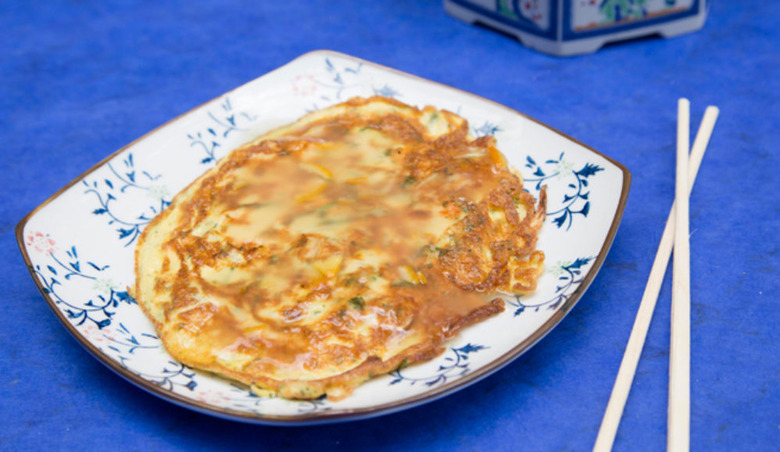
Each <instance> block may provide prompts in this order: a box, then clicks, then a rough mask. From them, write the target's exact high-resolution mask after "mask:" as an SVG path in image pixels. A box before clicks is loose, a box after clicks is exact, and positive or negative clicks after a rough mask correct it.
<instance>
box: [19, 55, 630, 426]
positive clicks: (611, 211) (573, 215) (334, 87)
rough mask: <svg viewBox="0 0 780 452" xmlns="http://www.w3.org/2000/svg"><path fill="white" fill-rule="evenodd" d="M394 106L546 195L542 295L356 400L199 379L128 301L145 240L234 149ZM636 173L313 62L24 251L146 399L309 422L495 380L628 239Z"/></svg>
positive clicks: (211, 119) (478, 111)
mask: <svg viewBox="0 0 780 452" xmlns="http://www.w3.org/2000/svg"><path fill="white" fill-rule="evenodd" d="M374 94H380V95H384V96H392V97H395V98H397V99H399V100H401V101H403V102H406V103H408V104H412V105H417V106H424V105H433V106H436V107H438V108H444V109H448V110H450V111H453V112H456V113H459V114H460V115H462V116H464V117H465V118H466V119H468V120H469V122H470V125H471V131H472V133H473V135H475V136H481V135H484V134H493V135H495V137H496V139H497V141H498V147H499V149H501V150H502V151H503V152H504V154H506V156H507V157H508V159H509V161H510V163H511V164H512V165H513V166H514V167H515V168H517V169H519V170H520V171H521V172H522V174H523V176H524V177H525V187H526V189H527V190H529V191H530V192H532V193H534V194H536V193H538V191H539V189H540V187H541V186H542V185H544V184H546V185H547V186H548V206H547V211H548V216H547V221H546V223H545V225H544V227H543V229H542V232H541V235H540V238H539V242H538V246H539V248H540V249H542V250H543V251H544V252H545V254H546V263H547V265H546V268H547V269H546V271H545V274H544V275H543V277H542V279H541V280H540V283H539V287H538V290H537V291H536V292H535V293H534V294H533V295H532V296H527V297H524V298H511V299H508V300H507V302H508V303H507V309H506V311H505V312H504V313H503V314H501V315H499V316H496V317H494V318H491V319H489V320H487V321H485V322H482V323H480V324H478V325H475V326H473V327H470V328H468V329H466V330H464V331H463V332H462V334H460V335H459V336H458V337H456V338H454V339H453V340H452V341H451V343H449V344H448V346H449V348H448V349H447V351H446V352H445V353H444V354H442V355H441V356H439V357H438V358H437V359H434V360H433V361H431V362H428V363H423V364H420V365H416V366H412V367H409V368H406V369H403V370H402V371H396V372H393V373H391V374H389V375H386V376H382V377H379V378H376V379H374V380H372V381H370V382H368V383H366V384H365V385H363V386H361V387H360V388H358V389H357V390H356V391H355V393H354V394H353V395H352V396H350V397H348V398H347V399H345V400H342V401H339V402H330V401H328V400H317V401H309V402H299V401H289V400H283V399H271V398H261V397H257V396H255V395H252V394H251V393H250V392H249V391H248V390H247V389H246V388H244V387H242V386H239V385H236V384H232V383H230V382H227V381H225V380H222V379H219V378H216V377H213V376H211V375H209V374H205V373H201V372H199V371H196V370H192V369H190V368H188V367H184V366H182V365H181V364H179V363H178V362H176V361H174V360H173V359H172V358H171V357H170V356H169V355H168V354H167V353H166V351H165V350H164V349H163V347H162V346H161V342H160V340H159V339H158V338H157V336H156V335H155V332H154V329H153V327H152V325H151V323H150V322H149V321H148V320H147V319H146V317H145V316H144V314H143V313H142V312H141V309H140V308H139V307H138V305H137V304H136V303H135V300H133V299H132V298H131V297H130V296H128V294H127V292H126V290H127V289H126V288H127V287H128V286H132V285H133V283H134V274H133V264H134V261H133V251H134V248H135V244H136V242H137V238H138V234H139V233H140V231H141V230H142V229H143V227H144V226H145V225H146V224H147V223H148V222H149V220H150V219H151V218H152V217H153V216H154V215H155V214H156V213H158V212H159V211H160V210H161V209H163V208H165V207H166V206H167V205H168V203H169V201H170V200H171V197H172V196H173V195H174V194H175V193H177V192H178V191H179V190H181V189H182V188H184V187H185V186H186V185H187V184H188V183H189V182H191V181H192V180H194V179H195V178H196V177H197V176H199V175H200V174H201V173H203V172H204V171H205V170H206V169H208V168H210V167H211V166H213V165H214V163H215V161H216V160H217V159H219V158H220V157H221V156H223V155H225V154H226V153H227V152H228V151H229V150H230V149H233V148H235V147H237V146H238V145H240V144H242V143H244V142H246V141H248V140H249V139H251V138H253V137H255V136H257V135H259V134H261V133H263V132H265V131H267V130H269V129H272V128H274V127H278V126H280V125H283V124H287V123H290V122H293V121H295V120H297V119H298V118H299V117H300V116H302V115H303V114H304V113H306V112H308V111H311V110H316V109H319V108H323V107H325V106H328V105H331V104H334V103H338V102H341V101H344V100H346V99H348V98H350V97H353V96H370V95H374ZM629 183H630V175H629V172H628V170H626V168H624V167H623V166H622V165H620V164H619V163H617V162H615V161H613V160H611V159H609V158H608V157H605V156H603V155H601V154H599V153H598V152H596V151H594V150H593V149H590V148H588V147H587V146H585V145H583V144H581V143H579V142H577V141H576V140H573V139H571V138H569V137H567V136H565V135H563V134H561V133H560V132H557V131H556V130H554V129H551V128H550V127H547V126H545V125H543V124H540V123H539V122H537V121H535V120H533V119H531V118H528V117H527V116H524V115H522V114H520V113H518V112H516V111H514V110H511V109H509V108H507V107H504V106H501V105H499V104H496V103H494V102H491V101H488V100H486V99H483V98H480V97H478V96H475V95H472V94H468V93H465V92H463V91H459V90H457V89H453V88H450V87H447V86H443V85H440V84H437V83H433V82H430V81H426V80H423V79H420V78H417V77H414V76H411V75H408V74H403V73H400V72H397V71H395V70H392V69H388V68H385V67H381V66H378V65H375V64H372V63H369V62H366V61H362V60H359V59H356V58H353V57H350V56H346V55H343V54H338V53H334V52H328V51H318V52H313V53H308V54H306V55H303V56H301V57H299V58H298V59H296V60H294V61H292V62H291V63H289V64H287V65H285V66H283V67H281V68H279V69H277V70H275V71H273V72H271V73H269V74H266V75H264V76H262V77H260V78H258V79H256V80H254V81H252V82H249V83H247V84H245V85H243V86H241V87H239V88H237V89H235V90H233V91H231V92H229V93H227V94H225V95H223V96H221V97H219V98H217V99H214V100H212V101H210V102H208V103H206V104H204V105H202V106H201V107H198V108H196V109H195V110H193V111H191V112H189V113H187V114H185V115H183V116H181V117H179V118H177V119H175V120H173V121H171V122H169V123H167V124H165V125H163V126H161V127H159V128H158V129H156V130H154V131H152V132H150V133H148V134H146V135H144V136H143V137H141V138H139V139H138V140H136V141H134V142H133V143H131V144H130V145H128V146H126V147H125V148H123V149H120V150H119V151H117V152H116V153H114V154H113V155H112V156H110V157H109V158H108V159H106V160H104V161H103V162H101V163H100V164H98V165H97V166H95V167H94V168H92V169H90V170H89V171H88V172H87V173H86V174H84V175H83V176H81V177H80V178H78V179H77V180H75V181H73V182H72V183H71V184H69V185H68V186H67V187H65V188H63V189H62V190H60V191H59V192H58V193H57V194H55V195H54V196H52V197H51V198H50V199H49V200H47V201H46V202H45V203H43V204H42V205H41V206H39V207H38V208H36V209H35V210H34V211H33V212H32V213H30V214H29V215H28V216H27V217H25V218H24V219H23V220H22V221H21V222H20V223H19V225H18V226H17V230H16V233H17V240H18V243H19V246H20V248H21V250H22V254H23V255H24V258H25V260H26V262H27V264H28V266H29V269H30V272H31V274H32V275H33V278H34V279H35V282H36V283H37V285H38V287H39V288H40V290H41V292H42V294H43V296H44V298H45V299H46V301H47V302H48V303H49V305H50V306H51V308H52V309H53V310H54V312H55V313H56V314H57V316H58V317H59V318H60V320H61V321H62V323H63V324H64V325H65V326H66V327H67V329H68V330H69V331H70V332H71V333H72V334H73V335H74V336H75V337H76V339H77V340H78V341H79V342H80V343H81V344H83V345H84V346H85V347H86V348H87V350H89V351H90V352H91V353H92V354H93V355H94V356H96V357H97V358H98V359H99V360H100V361H102V362H103V363H104V364H106V365H107V366H108V367H109V368H111V369H113V370H114V371H116V372H117V373H118V374H119V375H121V376H122V377H124V378H126V379H128V380H129V381H131V382H133V383H135V384H136V385H138V386H140V387H141V388H143V389H145V390H147V391H149V392H151V393H153V394H155V395H158V396H160V397H162V398H164V399H166V400H169V401H172V402H174V403H177V404H179V405H182V406H185V407H188V408H191V409H194V410H197V411H201V412H205V413H209V414H213V415H216V416H220V417H224V418H229V419H237V420H242V421H248V422H257V423H267V424H307V423H318V422H333V421H338V420H346V419H355V418H360V417H369V416H375V415H379V414H384V413H388V412H393V411H398V410H401V409H405V408H409V407H411V406H415V405H418V404H421V403H424V402H427V401H430V400H433V399H436V398H438V397H441V396H443V395H445V394H449V393H451V392H453V391H455V390H458V389H461V388H463V387H465V386H466V385H468V384H471V383H473V382H475V381H478V380H480V379H481V378H484V377H485V376H487V375H488V374H490V373H492V372H494V371H496V370H498V369H499V368H501V367H502V366H504V365H506V364H507V363H509V362H510V361H512V360H513V359H515V358H517V357H518V356H519V355H520V354H522V353H523V352H524V351H526V350H528V348H530V347H531V346H532V345H534V344H535V343H536V342H537V341H538V340H539V339H541V338H542V337H543V336H544V335H545V334H546V333H548V332H549V331H550V330H551V329H552V328H553V327H554V326H555V325H556V324H558V322H560V320H561V319H562V318H563V317H564V315H565V314H566V313H567V312H568V311H569V310H571V308H572V307H573V306H574V304H575V303H576V302H577V300H578V299H579V298H580V297H581V296H582V294H583V292H584V291H585V289H586V288H587V286H588V285H589V283H590V282H591V281H592V280H593V278H594V277H595V275H596V272H597V271H598V269H599V267H600V266H601V264H602V262H603V261H604V258H605V256H606V254H607V250H608V248H609V246H610V244H611V243H612V240H613V238H614V236H615V233H616V231H617V227H618V223H619V221H620V217H621V215H622V212H623V208H624V206H625V202H626V199H627V196H628V187H629Z"/></svg>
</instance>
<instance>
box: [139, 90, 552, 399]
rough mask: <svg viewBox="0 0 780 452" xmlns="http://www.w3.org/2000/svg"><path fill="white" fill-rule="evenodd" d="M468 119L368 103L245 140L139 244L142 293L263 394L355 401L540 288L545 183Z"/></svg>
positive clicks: (202, 360) (169, 338)
mask: <svg viewBox="0 0 780 452" xmlns="http://www.w3.org/2000/svg"><path fill="white" fill-rule="evenodd" d="M468 131H469V127H468V123H467V122H466V120H465V119H463V118H461V117H459V116H457V115H455V114H453V113H450V112H448V111H442V110H436V109H434V108H432V107H426V108H423V109H417V108H414V107H410V106H408V105H405V104H403V103H400V102H398V101H395V100H392V99H387V98H382V97H372V98H368V99H364V98H354V99H351V100H349V101H347V102H345V103H342V104H339V105H335V106H333V107H330V108H326V109H324V110H320V111H317V112H313V113H310V114H307V115H306V116H304V117H302V118H301V119H299V120H298V121H297V122H295V123H293V124H291V125H288V126H285V127H282V128H279V129H276V130H273V131H271V132H269V133H267V134H266V135H264V136H262V137H260V138H258V139H256V140H254V141H253V142H251V143H248V144H246V145H244V146H242V147H240V148H238V149H236V150H234V151H232V152H231V153H230V154H228V155H227V156H226V157H224V158H223V159H222V160H220V161H219V162H218V163H217V165H216V166H215V167H214V168H212V169H210V170H209V171H207V172H206V173H205V174H203V175H202V176H201V177H200V178H198V179H197V180H195V181H194V182H193V183H192V184H190V185H189V186H188V187H187V188H186V189H184V190H183V191H182V192H181V193H179V194H178V195H177V196H176V197H175V198H174V200H173V202H172V203H171V205H170V206H169V207H168V208H167V209H165V210H164V211H163V212H161V213H160V214H159V215H158V216H157V217H155V218H154V220H153V221H152V222H151V223H150V224H149V225H148V226H147V227H146V229H145V230H144V231H143V234H142V235H141V237H140V239H139V242H138V245H137V248H136V263H135V265H136V267H135V270H136V285H135V290H134V295H135V296H136V299H137V301H138V303H139V304H140V306H141V307H142V309H143V310H144V312H145V313H146V314H147V315H148V316H149V318H150V319H151V320H152V322H153V323H154V325H155V327H156V329H157V331H158V334H159V336H160V338H161V340H162V342H163V344H164V345H165V348H166V349H167V350H168V352H169V353H170V354H171V355H172V356H173V357H174V358H175V359H177V360H179V361H180V362H182V363H184V364H186V365H188V366H191V367H194V368H198V369H203V370H207V371H211V372H213V373H216V374H218V375H221V376H223V377H227V378H229V379H233V380H237V381H239V382H243V383H245V384H247V385H250V386H251V387H252V389H253V390H254V391H255V392H258V393H262V394H273V395H278V396H281V397H285V398H291V399H313V398H318V397H321V396H323V395H327V396H328V398H329V399H331V400H339V399H342V398H344V397H346V396H348V395H349V394H350V393H352V391H353V390H354V389H355V387H357V386H358V385H360V384H361V383H363V382H365V381H366V380H368V379H370V378H372V377H374V376H377V375H381V374H384V373H388V372H390V371H392V370H394V369H397V368H399V367H400V366H405V365H408V364H411V363H415V362H419V361H423V360H428V359H431V358H433V357H435V356H437V355H439V354H440V353H441V352H443V351H444V349H445V347H444V343H445V341H446V340H447V339H449V338H451V337H453V336H454V335H455V334H456V333H458V332H459V331H460V330H461V329H463V328H464V327H466V326H468V325H471V324H473V323H475V322H478V321H480V320H483V319H486V318H488V317H490V316H493V315H495V314H497V313H499V312H501V311H503V309H504V302H503V300H502V299H501V298H500V297H498V296H497V294H498V293H501V292H504V293H525V292H529V291H533V290H534V289H535V287H536V283H537V280H538V278H539V277H540V275H541V273H542V270H543V263H544V254H543V253H542V252H541V251H538V250H536V249H535V247H536V241H537V234H538V231H539V229H540V227H541V226H542V222H543V220H544V216H545V208H544V205H545V195H544V191H542V193H541V195H540V197H539V198H540V199H539V202H538V203H537V202H536V201H535V200H534V198H533V196H532V195H530V194H529V193H528V192H526V191H524V190H523V188H522V180H521V178H520V176H519V175H518V174H517V173H515V172H513V171H512V170H511V169H510V168H509V167H508V166H507V162H506V160H505V158H504V156H503V155H502V154H501V153H500V152H499V151H498V150H497V149H496V147H495V140H494V138H493V137H491V136H484V137H480V138H473V137H471V136H470V135H469V133H468Z"/></svg>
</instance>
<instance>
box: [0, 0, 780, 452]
mask: <svg viewBox="0 0 780 452" xmlns="http://www.w3.org/2000/svg"><path fill="white" fill-rule="evenodd" d="M779 18H780V7H779V6H778V4H777V2H770V1H762V2H759V1H755V2H733V1H732V2H730V1H717V2H715V3H714V4H713V6H712V9H711V11H710V16H709V18H708V20H707V23H706V25H705V27H704V28H703V29H702V30H701V31H699V32H696V33H693V34H689V35H685V36H681V37H677V38H673V39H667V40H664V39H648V40H640V41H635V42H630V43H624V44H620V45H614V46H609V47H607V48H604V49H602V50H600V51H599V52H597V53H595V54H592V55H586V56H580V57H573V58H556V57H551V56H547V55H544V54H541V53H538V52H535V51H533V50H530V49H527V48H525V47H523V46H522V45H521V44H519V43H518V42H517V41H515V40H513V39H510V38H508V37H506V36H504V35H501V34H499V33H495V32H493V31H490V30H487V29H484V28H480V27H476V26H472V25H468V24H465V23H462V22H459V21H457V20H455V19H453V18H452V17H450V16H448V15H447V14H446V13H445V12H444V10H443V8H442V5H441V4H440V2H439V1H437V0H426V1H411V0H394V1H384V2H379V1H366V2H364V1H343V2H332V1H322V0H316V1H309V2H298V1H291V2H253V1H202V2H185V1H178V2H175V1H171V2H128V1H83V2H69V1H46V2H22V1H13V0H11V1H6V2H3V3H2V5H0V37H1V39H0V56H2V58H0V139H1V141H0V176H2V177H1V179H2V180H4V181H6V182H7V184H8V185H7V186H6V188H5V189H4V190H3V191H2V195H1V196H2V202H1V203H0V221H1V223H0V274H2V275H3V277H2V280H3V282H2V292H1V293H2V300H3V303H2V304H3V306H4V309H3V314H2V315H0V449H2V450H46V449H69V450H74V449H86V450H110V449H120V448H121V449H123V450H144V451H147V450H212V449H221V448H226V449H239V448H242V449H256V450H294V449H304V448H305V449H315V450H316V449H320V450H322V449H325V450H327V449H335V448H338V449H344V450H369V448H370V450H393V451H403V450H487V449H488V448H490V449H492V450H496V451H499V450H500V451H504V450H507V451H509V450H587V449H589V448H590V447H592V445H593V442H594V440H595V438H596V433H597V430H598V427H599V424H600V422H601V418H602V415H603V413H604V409H605V407H606V403H607V400H608V398H609V394H610V391H611V388H612V384H613V382H614V379H615V375H616V373H617V369H618V366H619V363H620V360H621V358H622V355H623V350H624V348H625V345H626V341H627V339H628V336H629V332H630V331H631V327H632V324H633V321H634V316H635V313H636V310H637V307H638V304H639V300H640V298H641V295H642V291H643V289H644V286H645V283H646V280H647V275H648V273H649V270H650V266H651V264H652V261H653V256H654V253H655V250H656V247H657V245H658V240H659V238H660V234H661V231H662V230H663V227H664V223H665V221H666V216H667V214H668V212H669V207H670V206H671V202H672V198H673V196H674V167H675V156H674V149H675V127H676V101H677V98H679V97H682V96H684V97H688V98H689V99H690V100H691V102H692V118H693V129H694V132H695V128H696V127H697V126H698V121H699V118H701V114H702V113H703V110H704V108H705V107H706V106H707V105H710V104H713V105H718V106H719V107H720V109H721V116H720V119H719V121H718V124H717V126H716V128H715V132H714V135H713V137H712V142H711V145H710V147H709V150H708V153H707V156H706V157H705V160H704V163H703V165H702V168H701V171H700V173H699V180H698V182H697V184H696V188H695V189H694V191H693V195H692V198H691V251H692V257H691V266H692V283H691V284H692V302H693V305H692V321H693V325H692V367H691V381H692V394H691V397H692V405H691V415H692V420H691V445H692V449H694V450H707V451H709V450H765V451H770V450H778V447H780V346H779V345H778V344H780V323H779V322H780V303H778V292H779V289H780V287H778V280H780V277H779V276H778V269H779V267H778V243H780V240H778V231H779V230H780V222H778V218H779V217H780V211H779V209H780V197H779V196H778V193H779V192H780V186H779V184H778V177H777V171H778V169H780V160H779V159H778V153H777V146H778V145H780V134H778V119H780V107H779V105H780V96H779V95H778V93H780V82H779V80H780V71H778V69H780V51H779V50H778V42H780V21H779V20H778V19H779ZM323 48H325V49H332V50H336V51H340V52H344V53H347V54H351V55H354V56H357V57H361V58H364V59H367V60H370V61H374V62H377V63H380V64H383V65H386V66H390V67H394V68H397V69H400V70H402V71H405V72H410V73H412V74H416V75H419V76H422V77H425V78H428V79H431V80H435V81H438V82H442V83H445V84H448V85H452V86H455V87H457V88H461V89H463V90H466V91H471V92H473V93H476V94H479V95H482V96H484V97H487V98H490V99H493V100H496V101H498V102H500V103H503V104H506V105H508V106H509V107H512V108H515V109H517V110H519V111H522V112H524V113H526V114H528V115H530V116H532V117H535V118H537V119H539V120H541V121H543V122H545V123H547V124H550V125H551V126H553V127H555V128H557V129H559V130H561V131H563V132H564V133H567V134H569V135H571V136H573V137H576V138H577V139H579V140H581V141H582V142H584V143H586V144H588V145H590V146H592V147H594V148H596V149H598V150H599V151H601V152H603V153H605V154H607V155H610V156H611V157H613V158H615V159H617V160H618V161H620V162H622V163H623V164H625V165H626V166H627V167H628V168H629V169H630V170H631V171H632V173H633V185H632V188H631V194H630V197H629V202H628V206H627V208H626V211H625V216H624V219H623V223H622V225H621V228H620V230H619V232H618V235H617V238H616V239H615V242H614V245H613V247H612V250H611V252H610V254H609V256H608V257H607V260H606V263H605V265H604V268H603V269H602V271H601V272H600V273H599V275H598V277H597V278H596V280H595V282H594V283H593V285H592V286H591V287H590V289H589V291H588V292H587V294H586V295H585V296H584V297H583V298H582V299H581V301H580V302H579V304H578V305H577V306H576V307H575V308H574V310H573V311H572V312H571V313H570V314H569V315H568V317H567V318H566V319H565V320H564V321H563V322H562V323H561V324H560V325H559V327H558V328H556V329H555V330H554V331H553V332H552V333H551V334H550V335H548V336H547V337H546V338H545V339H544V340H542V342H541V343H539V344H538V345H537V346H536V347H534V348H533V349H532V350H531V351H530V352H528V353H527V354H525V355H523V356H522V357H520V358H519V359H518V360H516V361H515V362H513V363H512V364H511V365H509V366H508V367H506V368H504V369H503V370H501V371H499V372H498V373H496V374H494V375H493V376H491V377H489V378H487V379H485V380H483V381H481V382H479V383H478V384H475V385H473V386H471V387H468V388H467V389H465V390H463V391H460V392H457V393H455V394H453V395H451V396H448V397H446V398H444V399H442V400H439V401H436V402H433V403H429V404H427V405H424V406H421V407H418V408H414V409H410V410H407V411H403V412H400V413H396V414H392V415H388V416H383V417H379V418H375V419H370V420H364V421H355V422H348V423H343V424H334V425H324V426H315V427H267V426H257V425H247V424H242V423H238V422H231V421H226V420H222V419H217V418H214V417H211V416H207V415H203V414H199V413H195V412H192V411H189V410H187V409H184V408H180V407H178V406H174V405H173V404H171V403H168V402H166V401H163V400H161V399H158V398H157V397H155V396H153V395H149V394H148V393H146V392H144V391H142V390H140V389H138V388H136V387H135V386H133V385H132V384H130V383H128V382H127V381H125V380H124V379H122V378H120V377H118V376H117V375H115V374H114V373H112V372H111V371H110V370H108V369H107V368H106V367H105V366H103V365H102V364H101V363H99V362H98V361H97V360H96V359H94V358H93V357H92V356H90V355H89V354H88V353H87V352H86V351H85V350H84V349H83V348H82V347H80V346H79V345H78V344H77V342H76V341H75V340H74V339H73V338H72V337H71V336H70V335H69V334H68V333H67V332H66V330H65V328H63V326H62V325H61V324H60V323H59V321H58V320H57V319H56V318H55V316H54V315H52V313H51V312H50V310H49V307H48V306H47V305H46V303H45V302H44V300H43V298H42V297H41V295H40V294H39V292H38V290H37V289H36V287H35V284H34V283H33V281H32V279H31V278H30V275H29V274H28V271H27V269H26V268H25V265H24V262H23V260H22V258H21V255H20V253H19V251H18V247H17V245H16V243H15V242H16V240H15V236H14V227H15V225H16V223H17V222H18V221H19V220H21V219H22V217H23V216H24V215H25V214H26V213H28V212H29V211H30V210H32V209H33V208H35V207H36V206H37V205H38V204H40V203H41V202H43V201H44V200H45V199H47V198H48V197H49V196H50V195H52V194H53V193H55V192H56V191H57V190H58V189H59V188H61V187H62V186H64V185H65V184H67V183H68V182H69V181H71V180H72V179H74V178H76V177H77V176H79V175H80V174H81V173H82V172H84V171H85V170H87V169H88V168H90V167H91V166H92V165H93V164H95V163H96V162H98V161H99V160H101V159H102V158H104V157H106V156H107V155H109V154H110V153H112V152H113V151H114V150H116V149H118V148H120V147H122V146H123V145H125V144H127V143H129V142H130V141H132V140H133V139H134V138H136V137H138V136H140V135H142V134H144V133H145V132H147V131H149V130H151V129H153V128H155V127H157V126H158V125H160V124H162V123H164V122H166V121H167V120H169V119H170V118H173V117H175V116H178V115H179V114H181V113H183V112H186V111H188V110H190V109H191V108H193V107H195V106H197V105H199V104H201V103H203V102H205V101H207V100H209V99H212V98H214V97H216V96H218V95H219V94H221V93H223V92H225V91H227V90H229V89H231V88H233V87H235V86H238V85H240V84H242V83H244V82H247V81H249V80H251V79H254V78H256V77H258V76H260V75H262V74H264V73H266V72H268V71H270V70H272V69H274V68H276V67H278V66H280V65H282V64H284V63H286V62H288V61H290V60H292V59H293V58H295V57H296V56H299V55H301V54H303V53H305V52H308V51H310V50H315V49H323ZM670 282H671V278H670V276H669V275H668V274H667V278H666V280H665V283H664V288H663V290H662V292H661V297H660V300H659V302H658V306H657V310H656V313H655V316H654V318H653V322H652V325H651V328H650V332H649V335H648V338H647V344H646V346H645V349H644V353H643V355H642V360H641V362H640V364H639V369H638V372H637V376H636V379H635V382H634V386H633V389H632V392H631V395H630V398H629V400H628V404H627V406H626V410H625V414H624V417H623V421H622V424H621V426H620V430H619V432H618V436H617V440H616V443H615V449H616V450H632V451H634V450H648V451H649V450H660V449H662V448H664V447H665V442H666V406H667V382H668V349H669V317H670V316H669V311H670Z"/></svg>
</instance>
